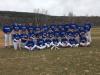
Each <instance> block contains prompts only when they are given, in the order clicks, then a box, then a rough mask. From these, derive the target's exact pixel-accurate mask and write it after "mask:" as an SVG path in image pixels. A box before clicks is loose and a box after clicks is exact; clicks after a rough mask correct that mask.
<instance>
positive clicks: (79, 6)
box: [0, 0, 100, 16]
mask: <svg viewBox="0 0 100 75" xmlns="http://www.w3.org/2000/svg"><path fill="white" fill-rule="evenodd" d="M37 8H39V9H46V10H48V14H50V15H56V16H61V15H64V14H66V15H67V14H68V12H73V13H74V14H75V15H78V16H80V15H83V16H84V15H89V16H91V15H93V16H100V0H0V10H2V11H21V12H33V10H34V9H37Z"/></svg>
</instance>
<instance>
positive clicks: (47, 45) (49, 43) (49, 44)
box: [45, 37, 51, 48]
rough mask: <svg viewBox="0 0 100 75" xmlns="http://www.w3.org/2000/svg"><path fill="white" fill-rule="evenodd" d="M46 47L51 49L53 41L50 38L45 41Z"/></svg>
mask: <svg viewBox="0 0 100 75" xmlns="http://www.w3.org/2000/svg"><path fill="white" fill-rule="evenodd" d="M45 45H46V47H47V48H49V47H51V39H50V38H49V37H47V38H46V39H45Z"/></svg>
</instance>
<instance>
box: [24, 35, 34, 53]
mask: <svg viewBox="0 0 100 75" xmlns="http://www.w3.org/2000/svg"><path fill="white" fill-rule="evenodd" d="M25 48H26V49H28V50H30V51H32V50H34V49H35V48H36V44H35V42H34V41H33V38H32V37H29V39H28V41H27V42H26V45H25Z"/></svg>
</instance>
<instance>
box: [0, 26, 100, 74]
mask: <svg viewBox="0 0 100 75" xmlns="http://www.w3.org/2000/svg"><path fill="white" fill-rule="evenodd" d="M0 34H2V33H0ZM92 37H93V38H92V39H93V42H92V44H91V47H79V48H61V49H60V50H53V51H51V50H50V49H45V50H41V51H38V50H35V51H32V52H28V51H27V50H21V51H20V50H19V51H15V50H13V49H12V48H9V49H4V48H0V75H100V28H95V29H93V30H92ZM0 38H1V41H0V42H1V43H2V42H3V41H2V38H3V37H2V36H0Z"/></svg>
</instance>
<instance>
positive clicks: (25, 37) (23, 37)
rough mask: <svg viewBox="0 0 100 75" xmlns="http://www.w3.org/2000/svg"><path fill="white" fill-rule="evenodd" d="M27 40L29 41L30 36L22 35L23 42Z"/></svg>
mask: <svg viewBox="0 0 100 75" xmlns="http://www.w3.org/2000/svg"><path fill="white" fill-rule="evenodd" d="M26 39H28V35H27V34H21V41H22V42H26V41H27V40H26Z"/></svg>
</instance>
